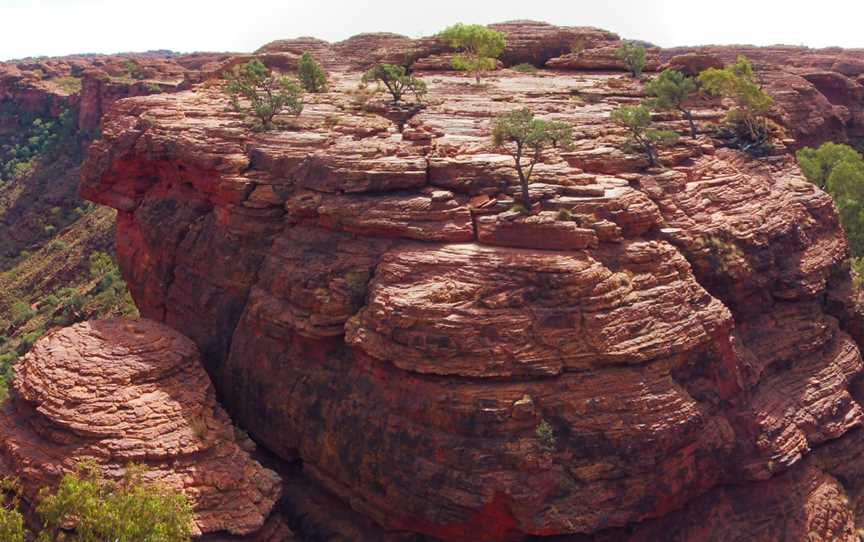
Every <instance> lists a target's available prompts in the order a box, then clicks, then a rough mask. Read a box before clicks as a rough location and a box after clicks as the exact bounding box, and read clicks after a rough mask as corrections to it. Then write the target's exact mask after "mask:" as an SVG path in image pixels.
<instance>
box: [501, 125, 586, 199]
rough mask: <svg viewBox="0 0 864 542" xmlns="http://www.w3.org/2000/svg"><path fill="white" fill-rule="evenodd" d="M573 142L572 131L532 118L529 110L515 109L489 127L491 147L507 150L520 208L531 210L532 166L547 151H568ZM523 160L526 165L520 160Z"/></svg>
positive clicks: (568, 126) (567, 127)
mask: <svg viewBox="0 0 864 542" xmlns="http://www.w3.org/2000/svg"><path fill="white" fill-rule="evenodd" d="M572 140H573V128H572V127H571V126H570V125H569V124H567V123H566V122H558V121H548V120H543V119H536V118H534V113H532V112H531V110H530V109H528V108H524V109H517V110H515V111H510V112H509V113H505V114H504V115H501V116H500V117H498V118H497V119H495V122H494V124H493V126H492V143H493V144H494V145H495V146H496V147H501V146H504V145H508V146H509V151H510V155H511V156H512V157H513V160H514V162H515V167H516V174H517V175H518V176H519V184H520V185H521V188H522V206H523V207H524V208H525V210H526V212H528V211H529V210H530V209H531V198H530V196H529V193H528V184H529V183H530V182H531V174H532V173H533V172H534V166H535V165H537V162H539V161H540V158H541V157H542V154H543V151H544V150H545V149H546V148H547V147H562V148H568V147H569V146H570V145H571V143H572ZM526 156H527V163H523V162H522V160H523V159H524V158H526Z"/></svg>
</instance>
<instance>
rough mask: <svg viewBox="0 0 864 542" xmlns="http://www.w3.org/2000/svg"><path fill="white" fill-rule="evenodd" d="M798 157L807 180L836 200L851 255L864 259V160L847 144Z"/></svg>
mask: <svg viewBox="0 0 864 542" xmlns="http://www.w3.org/2000/svg"><path fill="white" fill-rule="evenodd" d="M797 157H798V164H799V165H800V166H801V171H803V172H804V175H805V176H806V177H807V179H808V180H809V181H810V182H812V183H813V184H815V185H816V186H818V187H820V188H822V189H824V190H825V191H826V192H828V193H829V194H831V197H832V198H834V204H835V205H836V207H837V212H838V214H839V215H840V223H841V224H842V225H843V230H844V231H845V232H846V237H847V238H848V239H849V251H850V252H851V254H852V256H853V257H855V258H861V257H864V158H862V156H861V155H860V154H859V153H858V152H857V151H856V150H855V149H853V148H852V147H849V146H848V145H841V144H837V143H830V142H829V143H824V144H822V146H820V147H819V148H818V149H813V148H809V147H806V148H803V149H801V150H799V151H798V153H797Z"/></svg>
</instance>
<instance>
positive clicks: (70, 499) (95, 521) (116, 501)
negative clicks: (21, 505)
mask: <svg viewBox="0 0 864 542" xmlns="http://www.w3.org/2000/svg"><path fill="white" fill-rule="evenodd" d="M36 513H37V515H38V516H39V518H40V520H41V521H42V526H43V528H42V532H41V533H40V535H39V541H40V542H53V541H54V540H56V539H57V536H58V535H59V534H60V533H61V532H62V531H63V530H64V528H65V527H66V526H67V525H70V524H71V525H74V532H75V540H76V542H103V541H106V540H112V541H114V540H116V541H123V542H186V541H189V540H191V534H192V524H193V523H192V522H193V515H192V508H191V506H190V505H189V503H188V501H187V500H186V497H185V496H184V495H183V494H182V493H178V492H175V491H172V490H169V489H167V488H165V487H162V486H160V485H157V484H151V483H147V482H146V481H145V480H144V478H143V470H142V469H141V468H140V467H136V466H129V467H128V468H127V470H126V475H125V476H124V477H123V479H122V480H121V481H120V482H118V483H111V482H107V481H105V480H104V479H103V478H102V475H101V473H100V471H99V467H98V466H96V465H95V464H94V463H82V464H81V465H79V466H78V468H77V471H76V472H75V473H72V474H67V475H65V476H64V477H63V479H62V480H61V482H60V485H59V487H58V488H57V490H56V492H53V493H52V492H50V491H49V490H47V489H43V491H42V492H41V493H40V496H39V505H38V506H37V508H36Z"/></svg>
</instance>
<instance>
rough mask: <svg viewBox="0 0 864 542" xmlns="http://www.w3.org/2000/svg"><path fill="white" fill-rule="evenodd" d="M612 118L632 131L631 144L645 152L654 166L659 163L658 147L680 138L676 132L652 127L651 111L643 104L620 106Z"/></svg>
mask: <svg viewBox="0 0 864 542" xmlns="http://www.w3.org/2000/svg"><path fill="white" fill-rule="evenodd" d="M610 118H611V119H612V122H614V123H615V124H617V125H619V126H622V127H624V128H626V129H627V131H628V132H630V139H631V144H633V145H635V146H636V147H637V148H638V149H639V150H640V151H642V152H644V153H645V156H647V158H648V163H649V164H650V165H652V166H656V165H658V164H659V158H658V156H657V149H658V148H660V147H666V146H669V145H673V144H674V143H675V142H676V141H677V140H678V134H676V133H675V132H672V131H670V130H655V129H653V128H651V112H650V111H649V110H648V108H647V107H645V106H643V105H638V106H622V107H619V108H618V109H616V110H614V111H612V114H611V116H610Z"/></svg>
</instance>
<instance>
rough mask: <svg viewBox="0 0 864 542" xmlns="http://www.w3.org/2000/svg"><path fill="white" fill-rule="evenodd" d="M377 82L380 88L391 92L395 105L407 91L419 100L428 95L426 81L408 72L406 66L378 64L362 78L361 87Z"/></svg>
mask: <svg viewBox="0 0 864 542" xmlns="http://www.w3.org/2000/svg"><path fill="white" fill-rule="evenodd" d="M369 83H376V84H377V85H378V88H379V89H380V88H384V89H386V90H387V92H388V93H390V97H391V98H392V99H393V105H398V104H399V102H401V101H402V98H404V96H405V93H407V92H411V93H412V94H414V97H415V99H416V100H417V101H418V102H419V101H421V100H422V99H423V96H425V95H426V83H424V82H423V81H422V80H421V79H418V78H416V77H414V76H413V75H411V74H410V73H408V70H406V69H405V67H404V66H396V65H393V64H378V65H376V66H374V67H372V68H371V69H369V71H367V72H366V73H364V74H363V78H362V79H361V80H360V85H361V87H364V88H365V87H366V86H367V85H368V84H369Z"/></svg>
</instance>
